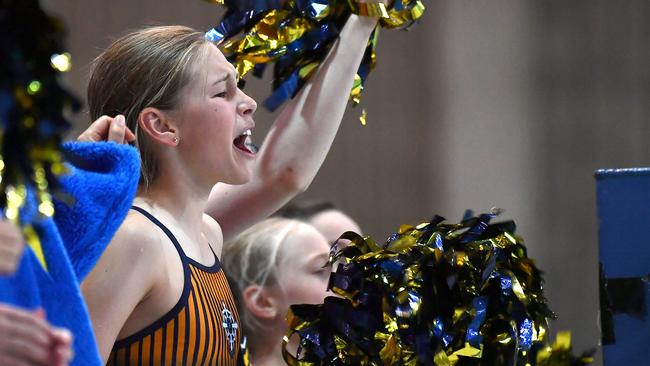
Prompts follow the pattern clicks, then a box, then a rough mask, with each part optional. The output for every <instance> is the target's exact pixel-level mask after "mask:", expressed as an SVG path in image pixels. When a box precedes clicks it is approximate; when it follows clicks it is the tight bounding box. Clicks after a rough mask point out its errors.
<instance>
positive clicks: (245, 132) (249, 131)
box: [242, 130, 252, 136]
mask: <svg viewBox="0 0 650 366" xmlns="http://www.w3.org/2000/svg"><path fill="white" fill-rule="evenodd" d="M242 135H244V136H250V135H252V133H251V130H246V131H244V133H242Z"/></svg>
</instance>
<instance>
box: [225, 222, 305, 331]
mask: <svg viewBox="0 0 650 366" xmlns="http://www.w3.org/2000/svg"><path fill="white" fill-rule="evenodd" d="M303 225H306V224H304V223H302V222H300V221H296V220H291V219H286V218H279V217H274V218H269V219H266V220H264V221H262V222H259V223H257V224H255V225H253V226H251V227H250V228H248V229H247V230H246V231H244V232H243V233H241V234H240V235H238V236H237V237H236V238H235V239H234V240H232V241H231V242H229V243H228V244H227V245H224V251H223V255H222V259H221V261H222V264H223V268H224V272H225V273H226V275H227V276H228V279H229V281H230V285H231V286H232V290H233V296H234V297H235V301H236V302H237V304H238V310H239V313H240V318H241V320H242V325H243V328H244V334H248V335H251V336H252V335H254V334H264V330H263V329H262V328H261V325H260V324H259V322H258V321H256V319H255V318H254V317H253V316H252V314H250V312H249V311H248V310H247V309H246V305H245V302H244V299H243V298H242V294H243V292H244V290H245V289H246V288H247V287H248V286H251V285H257V286H273V285H280V284H278V282H277V278H276V272H275V270H276V268H277V264H278V263H279V260H280V258H279V256H280V247H281V244H282V242H284V241H285V240H286V238H287V235H290V234H291V232H292V231H294V230H296V229H298V228H299V227H301V226H303ZM249 340H251V341H253V340H254V339H253V338H251V337H249Z"/></svg>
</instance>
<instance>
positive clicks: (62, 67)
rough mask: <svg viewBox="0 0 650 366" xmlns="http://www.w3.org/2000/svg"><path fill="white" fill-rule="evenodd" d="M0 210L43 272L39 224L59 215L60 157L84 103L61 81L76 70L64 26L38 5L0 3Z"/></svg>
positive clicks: (27, 0) (33, 0)
mask: <svg viewBox="0 0 650 366" xmlns="http://www.w3.org/2000/svg"><path fill="white" fill-rule="evenodd" d="M0 3H1V4H2V9H3V11H2V12H0V59H1V60H2V62H1V63H0V208H2V215H3V217H4V218H6V219H7V220H9V221H11V222H13V223H15V224H16V225H18V226H20V227H21V228H22V231H23V234H24V236H25V240H26V241H27V244H28V245H29V246H30V247H31V248H32V250H33V251H34V253H35V254H36V257H37V258H38V259H39V261H40V263H41V264H42V266H43V268H45V269H47V261H46V258H45V257H44V254H43V250H42V248H41V243H40V238H39V233H38V232H37V229H36V226H34V225H33V224H34V223H35V222H36V221H38V220H40V219H42V218H43V217H51V216H52V215H53V214H54V205H53V203H52V193H51V192H54V191H56V188H57V176H59V175H61V174H63V173H64V172H65V167H64V165H63V158H62V156H61V152H60V150H59V147H60V142H61V138H62V135H63V133H64V131H66V130H67V128H68V126H69V123H68V122H67V120H66V119H65V117H64V111H65V110H68V109H69V110H74V109H77V108H78V106H79V102H78V101H77V100H76V99H75V98H74V97H73V96H72V95H71V94H70V93H68V92H67V91H66V90H65V89H63V88H62V87H61V85H60V84H59V83H58V81H57V77H58V75H59V74H60V73H62V72H66V71H68V70H69V69H70V66H71V62H70V54H69V53H67V52H65V50H64V49H63V48H62V46H61V44H62V42H61V40H62V38H63V35H64V29H63V25H62V23H61V22H60V21H59V20H57V19H55V18H52V17H50V16H48V15H47V14H45V12H44V11H43V10H42V9H41V7H40V5H39V2H38V1H37V0H0Z"/></svg>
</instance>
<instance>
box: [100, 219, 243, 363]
mask: <svg viewBox="0 0 650 366" xmlns="http://www.w3.org/2000/svg"><path fill="white" fill-rule="evenodd" d="M133 209H134V210H136V211H138V212H140V213H142V214H143V215H144V216H146V217H147V218H149V220H151V221H152V222H153V223H154V224H156V225H158V227H160V228H161V229H162V230H163V231H164V232H165V234H166V235H167V236H168V237H169V239H170V240H171V241H172V243H173V244H174V246H175V247H176V249H177V250H178V253H179V255H180V257H181V261H182V263H183V272H184V274H185V284H184V285H183V294H182V295H181V298H180V299H179V301H178V303H177V304H176V305H175V306H174V307H173V308H172V309H171V310H170V311H169V312H167V314H165V315H164V316H163V317H162V318H160V319H158V320H157V321H156V322H154V323H153V324H151V325H149V326H147V327H146V328H144V329H142V330H140V331H138V332H137V333H135V334H133V335H131V336H129V337H126V338H124V339H121V340H118V341H117V342H116V343H115V345H114V346H113V350H112V351H111V355H110V358H109V360H108V362H107V363H106V364H107V365H109V366H113V365H114V366H145V365H147V366H148V365H156V366H158V365H219V366H236V365H237V361H238V357H241V356H240V355H239V351H240V341H241V340H240V338H241V330H240V329H239V315H238V314H237V308H236V306H235V301H234V300H233V297H232V292H231V291H230V286H229V285H228V281H227V279H226V276H225V275H224V273H223V270H222V269H221V263H220V262H219V259H218V258H217V256H216V255H215V264H214V265H212V266H211V267H207V266H204V265H202V264H201V263H198V262H196V261H194V260H193V259H191V258H189V257H187V256H186V255H185V254H184V252H183V250H182V248H181V246H180V244H179V243H178V241H177V240H176V238H175V237H174V235H173V234H172V233H171V232H170V231H169V229H167V227H165V226H164V225H163V224H162V223H161V222H160V221H158V220H157V219H156V218H155V217H153V216H152V215H151V214H149V213H148V212H146V211H144V210H143V209H141V208H139V207H133ZM213 253H214V252H213Z"/></svg>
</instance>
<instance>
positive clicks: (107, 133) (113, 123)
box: [77, 114, 135, 144]
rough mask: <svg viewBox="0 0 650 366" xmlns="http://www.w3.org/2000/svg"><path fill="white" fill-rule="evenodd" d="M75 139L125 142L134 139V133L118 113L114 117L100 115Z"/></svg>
mask: <svg viewBox="0 0 650 366" xmlns="http://www.w3.org/2000/svg"><path fill="white" fill-rule="evenodd" d="M77 141H86V142H100V141H113V142H116V143H118V144H126V143H129V142H133V141H135V134H133V132H132V131H131V130H130V129H129V128H128V127H126V121H125V119H124V116H123V115H121V114H119V115H117V116H115V118H112V117H109V116H101V117H99V118H98V119H97V120H96V121H95V122H93V123H91V124H90V126H89V127H88V128H87V129H86V131H84V132H83V133H82V134H81V135H79V137H77Z"/></svg>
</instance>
